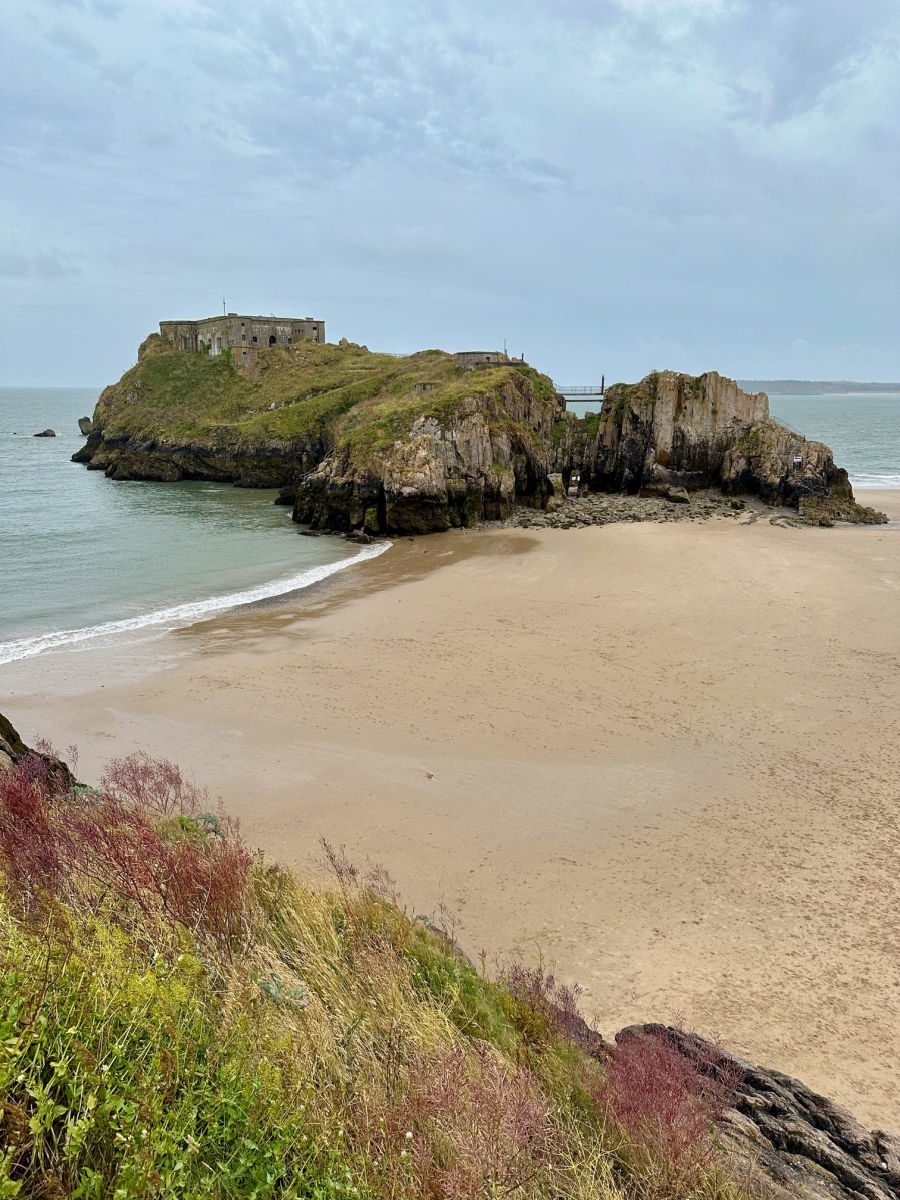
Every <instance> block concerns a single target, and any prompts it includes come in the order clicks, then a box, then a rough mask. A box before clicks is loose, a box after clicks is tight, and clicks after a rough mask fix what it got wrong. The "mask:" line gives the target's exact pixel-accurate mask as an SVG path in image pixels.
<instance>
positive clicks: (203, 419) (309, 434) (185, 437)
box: [95, 337, 556, 458]
mask: <svg viewBox="0 0 900 1200" xmlns="http://www.w3.org/2000/svg"><path fill="white" fill-rule="evenodd" d="M255 353H256V360H255V362H254V364H253V366H252V368H251V370H250V371H249V374H248V377H245V375H244V374H242V373H241V372H239V371H238V370H236V369H235V367H234V365H233V363H232V361H231V359H230V357H229V356H227V355H221V356H219V357H217V358H210V357H209V356H208V355H207V354H205V353H189V352H184V351H179V350H175V349H174V348H173V347H171V346H169V345H167V344H166V343H165V342H164V341H163V340H162V339H161V338H158V337H153V338H150V339H148V341H147V342H146V343H145V345H144V347H143V348H142V354H141V359H140V361H139V362H138V363H137V365H136V366H134V367H132V368H131V369H130V370H129V371H127V372H126V373H125V375H124V376H123V377H122V379H121V380H120V381H119V382H118V383H116V384H114V385H113V386H112V387H110V388H107V389H106V391H104V393H103V395H102V396H101V397H100V400H99V402H98V405H97V410H96V413H95V418H96V419H97V420H99V422H100V424H101V425H102V428H103V432H104V436H105V437H107V438H109V439H118V438H127V439H134V440H136V441H142V440H148V439H153V440H156V441H160V442H163V443H167V444H172V445H178V444H183V443H187V442H202V443H207V444H211V445H213V446H218V447H226V446H235V445H238V444H248V443H254V442H262V443H264V442H266V441H278V442H290V441H294V440H303V439H309V438H318V437H321V438H322V439H323V440H324V441H325V442H326V443H331V444H335V445H338V444H346V445H347V446H348V447H349V448H350V451H351V456H352V457H360V458H362V457H364V456H365V455H366V454H368V453H369V452H371V451H372V450H379V449H384V448H387V447H389V446H390V445H391V444H392V442H393V441H395V440H396V439H397V438H400V437H402V436H404V435H405V434H406V433H407V432H408V430H409V428H410V426H411V425H412V423H413V422H414V421H415V420H416V418H418V417H420V416H425V417H434V418H436V419H437V420H439V421H440V422H441V423H446V422H447V421H448V420H449V419H450V418H451V417H452V415H453V414H454V413H455V412H457V411H459V410H460V409H461V408H462V407H463V406H464V404H465V401H466V400H467V399H468V398H471V397H479V396H485V395H489V394H496V393H499V392H500V390H501V389H502V388H503V386H504V384H506V383H509V382H510V381H511V380H512V379H514V378H515V376H517V375H518V376H523V375H524V376H526V377H527V378H528V379H529V380H530V381H531V382H532V384H533V386H534V389H535V393H536V395H537V396H538V397H539V398H540V399H542V400H544V401H546V402H547V403H548V404H550V405H555V403H556V398H555V392H554V390H553V385H552V383H551V381H550V380H549V379H547V377H546V376H543V375H540V374H539V373H538V372H537V371H535V370H534V369H533V368H531V367H528V366H525V365H524V364H523V365H521V366H519V365H516V366H502V367H497V368H495V369H490V370H486V371H464V370H463V369H462V368H461V367H460V365H459V363H458V362H457V361H456V359H455V358H454V357H453V356H452V355H450V354H445V353H444V352H442V351H440V350H429V351H423V352H422V353H420V354H415V355H411V356H409V357H407V358H396V357H394V356H392V355H387V354H376V353H373V352H371V351H369V350H367V349H365V348H364V347H361V346H355V345H348V346H335V345H323V346H319V345H314V344H312V343H309V344H302V345H299V346H297V347H294V348H293V349H285V348H280V347H279V348H275V347H273V348H272V349H268V348H264V349H260V350H258V351H256V352H255ZM417 385H418V386H419V390H417Z"/></svg>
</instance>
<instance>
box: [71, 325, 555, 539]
mask: <svg viewBox="0 0 900 1200" xmlns="http://www.w3.org/2000/svg"><path fill="white" fill-rule="evenodd" d="M562 412H563V403H562V400H561V398H560V397H558V396H557V395H556V393H555V391H554V389H553V386H552V384H551V382H550V380H549V379H547V378H546V377H545V376H542V375H540V374H538V372H536V371H534V370H532V369H531V368H529V367H527V366H525V365H523V364H509V365H506V364H504V365H501V366H497V367H495V368H491V369H489V370H483V371H477V372H468V371H465V370H464V369H463V368H462V366H461V364H460V363H459V362H458V361H457V360H456V359H455V357H454V356H452V355H449V354H444V353H442V352H441V351H425V352H423V353H421V354H416V355H411V356H410V357H409V358H406V359H397V358H395V357H393V356H391V355H379V354H372V353H370V352H369V351H368V350H366V349H365V348H364V347H359V346H349V345H348V346H316V345H311V344H303V345H301V346H298V347H296V348H295V349H293V350H288V349H283V348H273V349H271V350H266V349H263V350H260V351H259V352H258V353H257V354H256V356H255V363H254V366H253V368H252V370H250V371H242V372H238V371H237V370H235V369H234V368H233V367H232V365H231V363H230V362H229V361H228V360H227V359H226V358H225V356H222V357H220V358H218V359H210V358H209V357H208V356H206V355H204V354H195V353H189V352H184V351H178V350H175V349H174V348H172V347H171V346H169V345H167V344H166V343H164V342H162V340H161V339H160V338H158V337H155V336H151V337H150V338H148V339H147V341H146V342H145V343H144V344H143V345H142V347H141V351H140V356H139V360H138V363H137V365H136V366H135V367H133V368H132V369H131V370H130V371H128V372H126V374H125V375H124V376H123V377H122V379H121V380H120V381H119V382H118V383H117V384H114V385H113V386H112V387H110V388H107V389H106V390H105V391H104V392H103V394H102V396H101V397H100V400H99V402H98V404H97V408H96V411H95V413H94V418H93V427H92V432H91V434H90V435H89V437H88V440H87V442H86V444H85V446H84V447H83V448H82V449H81V450H80V451H79V452H78V453H77V454H76V455H75V456H74V458H75V461H76V462H82V463H85V464H86V465H87V466H88V467H89V469H91V470H102V471H105V472H106V474H107V475H109V476H110V477H111V478H113V479H152V480H160V481H166V482H168V481H175V480H179V479H213V480H223V481H233V482H235V483H236V484H238V485H239V486H244V487H279V488H282V489H284V490H283V493H282V496H281V501H282V502H283V503H290V504H293V505H294V506H295V507H294V516H295V518H296V519H297V520H298V521H303V522H306V523H308V524H310V525H311V526H313V527H314V528H318V529H335V530H349V529H359V528H365V529H366V530H367V532H369V533H426V532H431V531H433V530H442V529H447V528H449V527H451V526H459V525H471V524H473V523H474V522H477V521H480V520H483V519H496V518H499V517H502V516H505V515H507V514H508V513H509V512H511V511H512V508H513V506H514V505H515V504H516V503H526V504H541V503H542V502H543V500H544V498H545V496H546V494H547V491H548V484H547V471H548V466H549V452H550V431H551V428H552V425H553V422H554V421H555V420H557V419H559V418H560V417H561V415H562Z"/></svg>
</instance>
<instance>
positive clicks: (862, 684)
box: [0, 491, 900, 1130]
mask: <svg viewBox="0 0 900 1200" xmlns="http://www.w3.org/2000/svg"><path fill="white" fill-rule="evenodd" d="M860 499H861V500H862V501H863V502H865V503H874V504H876V505H877V506H878V507H881V508H883V509H884V510H885V511H888V513H889V515H890V516H891V517H892V519H893V523H892V524H891V525H890V526H888V527H878V528H839V529H833V530H826V529H791V528H779V527H775V526H772V525H771V524H769V522H768V521H767V520H765V519H763V520H759V521H756V522H750V521H749V519H748V518H746V517H742V518H741V519H740V520H716V521H711V522H708V523H704V524H693V523H689V522H684V523H679V524H673V525H654V524H622V525H610V526H606V527H603V528H586V529H579V530H573V531H565V532H563V531H554V530H546V531H525V530H496V531H489V532H466V533H456V534H447V535H440V536H435V537H431V538H421V539H417V540H415V541H412V540H409V541H406V540H404V541H401V542H398V543H397V544H396V545H395V546H394V547H393V548H392V549H391V551H390V552H389V553H386V554H384V555H382V556H381V557H380V558H378V559H375V560H373V561H372V562H370V563H367V564H365V565H364V566H362V567H359V568H356V569H354V570H353V571H349V572H345V573H344V574H342V575H341V576H338V577H336V578H335V579H334V580H333V581H331V583H330V585H329V586H328V587H327V588H326V587H323V588H321V589H320V590H318V591H316V592H315V593H314V594H312V595H300V596H298V597H295V598H293V599H292V600H290V601H289V602H287V603H284V604H281V605H279V606H274V607H270V608H264V609H254V610H252V611H247V612H242V613H236V614H232V615H231V616H228V617H224V618H220V619H218V620H216V621H215V622H209V623H207V624H204V625H198V626H194V627H192V628H191V629H189V630H182V631H179V632H177V633H169V634H166V635H163V636H161V637H158V638H156V639H155V640H153V641H149V642H147V641H145V642H142V643H137V644H134V645H130V646H127V647H125V648H124V649H123V646H124V643H119V644H117V645H116V646H107V647H98V646H92V647H90V648H89V649H81V650H74V651H68V652H54V653H51V654H47V655H43V656H41V657H38V658H34V659H31V660H27V661H24V662H20V663H13V664H9V665H6V666H3V667H0V694H2V706H0V707H2V711H3V712H5V713H6V714H7V715H8V716H9V717H10V718H11V719H12V720H13V721H14V723H15V724H16V725H17V726H18V727H19V729H20V731H21V732H22V733H23V735H27V736H28V737H33V736H34V735H35V734H37V733H41V734H43V735H45V736H46V737H48V738H50V739H51V740H52V741H53V742H54V743H56V744H57V745H58V746H66V745H67V744H69V743H72V742H74V743H77V745H78V746H79V747H80V750H81V765H80V774H81V775H82V776H83V777H85V778H93V777H95V776H96V774H97V772H98V770H99V766H100V764H101V763H102V762H103V761H104V760H105V759H107V758H109V757H111V756H113V755H118V754H123V753H127V752H130V751H132V750H134V749H138V748H143V749H147V750H149V751H150V752H151V753H156V754H164V755H166V756H168V757H170V758H173V759H175V760H176V761H178V762H179V763H181V764H182V766H184V767H185V768H187V769H189V770H190V771H191V772H192V773H193V774H194V775H195V776H196V778H197V780H198V781H200V782H204V783H206V784H208V786H209V787H210V790H211V791H212V792H213V793H215V794H216V795H220V796H221V797H222V799H223V800H224V802H225V804H226V806H227V807H228V808H229V809H230V810H231V811H233V812H235V813H236V814H237V815H238V816H239V817H240V818H241V821H242V824H243V828H244V832H245V834H246V835H247V837H248V840H249V841H250V842H252V843H253V844H254V845H258V846H261V847H263V848H264V849H265V850H266V851H267V852H269V853H270V854H273V855H275V856H277V857H278V858H280V859H282V860H285V861H289V862H294V863H297V864H299V865H301V866H306V865H308V864H309V862H310V860H311V858H312V857H313V856H314V855H315V854H316V846H317V840H318V839H319V837H321V836H325V837H327V838H328V839H329V841H332V842H334V843H343V844H345V845H346V847H347V851H348V853H349V854H350V856H351V857H352V858H354V859H355V860H356V861H357V862H359V863H361V864H363V863H365V862H366V861H367V860H374V861H378V862H381V863H383V864H384V865H385V866H386V867H387V868H388V869H389V870H390V871H391V873H392V874H393V875H394V876H395V878H396V879H397V882H398V885H399V889H400V893H401V895H402V897H403V898H404V899H405V900H406V902H407V903H408V904H409V906H410V907H411V908H412V909H414V910H415V911H416V912H423V913H431V912H433V911H434V910H435V908H436V907H437V906H438V905H439V904H440V903H441V902H443V903H445V904H446V905H447V907H448V908H449V909H450V910H452V911H453V912H455V913H456V914H457V915H458V919H459V929H458V937H459V940H460V942H461V944H462V945H463V947H464V948H465V949H466V950H467V951H468V952H469V953H470V954H472V955H477V954H478V953H479V952H480V951H481V950H482V949H483V950H485V951H486V952H487V955H488V960H489V961H493V960H495V959H497V958H502V957H504V956H507V955H519V956H521V957H523V958H525V959H526V960H529V961H532V962H533V961H535V960H536V959H537V958H538V956H541V957H542V958H543V960H544V962H545V963H547V964H550V965H552V966H553V967H554V968H555V969H556V970H557V972H558V974H559V975H560V976H561V977H563V978H565V979H566V980H570V979H571V980H577V981H578V982H579V983H580V984H581V985H582V987H583V988H584V997H583V1007H584V1009H585V1012H586V1013H587V1014H588V1015H589V1016H590V1017H591V1018H593V1019H594V1020H595V1021H596V1023H597V1025H598V1027H599V1028H600V1029H601V1030H602V1031H603V1032H604V1033H606V1034H611V1033H612V1032H614V1031H615V1030H616V1029H618V1028H620V1027H622V1026H623V1025H627V1024H629V1023H633V1022H637V1021H644V1020H663V1021H666V1020H672V1019H679V1020H680V1021H681V1022H683V1023H684V1024H685V1025H687V1026H691V1027H694V1028H696V1029H698V1030H699V1031H701V1032H704V1033H706V1034H717V1035H718V1036H720V1037H721V1038H722V1040H723V1041H724V1042H725V1043H726V1044H727V1045H728V1046H729V1047H731V1048H733V1049H734V1050H736V1051H738V1052H739V1053H742V1054H745V1055H746V1056H747V1057H749V1058H752V1059H753V1060H755V1061H758V1062H761V1063H765V1064H767V1065H770V1066H774V1067H777V1068H779V1069H780V1070H783V1071H785V1072H788V1073H790V1074H794V1075H797V1076H799V1077H800V1078H801V1079H803V1080H804V1081H805V1082H806V1083H808V1084H809V1085H811V1086H812V1087H814V1088H816V1089H817V1090H820V1091H822V1092H824V1093H825V1094H826V1095H828V1096H831V1097H832V1098H834V1099H835V1100H837V1101H839V1102H841V1103H844V1104H847V1105H848V1106H849V1107H850V1108H851V1109H852V1111H853V1112H854V1113H855V1114H856V1115H857V1116H858V1117H859V1118H860V1119H861V1120H862V1121H863V1122H864V1123H866V1124H869V1125H876V1126H877V1125H880V1126H884V1127H886V1128H889V1129H894V1130H900V1071H898V1065H900V917H898V913H900V523H898V522H900V491H895V492H883V493H877V494H876V493H872V492H869V493H861V494H860Z"/></svg>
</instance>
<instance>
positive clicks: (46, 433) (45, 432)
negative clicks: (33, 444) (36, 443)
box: [34, 429, 56, 437]
mask: <svg viewBox="0 0 900 1200" xmlns="http://www.w3.org/2000/svg"><path fill="white" fill-rule="evenodd" d="M34 436H35V437H56V430H55V429H42V430H41V432H40V433H36V434H35V435H34Z"/></svg>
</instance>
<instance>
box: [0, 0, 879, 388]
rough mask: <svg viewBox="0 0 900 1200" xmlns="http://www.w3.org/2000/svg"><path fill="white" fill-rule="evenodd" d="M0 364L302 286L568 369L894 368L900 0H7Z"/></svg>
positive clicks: (25, 379) (343, 305)
mask: <svg viewBox="0 0 900 1200" xmlns="http://www.w3.org/2000/svg"><path fill="white" fill-rule="evenodd" d="M0 7H2V9H3V27H4V36H3V38H2V39H0V116H2V120H0V139H2V146H0V383H2V384H7V385H9V384H13V385H15V384H20V385H24V384H39V385H75V384H90V385H94V384H96V385H100V384H105V383H108V382H111V381H113V380H114V379H116V378H118V376H119V375H120V374H121V372H122V371H123V370H125V369H126V368H127V367H128V366H129V365H130V364H131V363H132V362H133V361H134V359H135V354H136V348H137V345H138V343H139V342H140V341H141V340H142V339H143V337H144V336H146V334H147V333H149V332H150V331H152V330H153V329H155V328H156V327H157V325H158V322H159V321H160V320H161V319H169V318H189V317H201V316H208V315H212V314H214V313H216V312H220V311H221V310H222V302H223V299H224V300H225V302H226V305H227V308H228V309H229V311H236V312H241V313H263V314H267V313H277V314H279V315H288V316H301V317H302V316H305V315H313V316H316V317H318V318H321V319H323V320H324V321H325V323H326V331H327V335H328V339H329V340H330V341H336V340H338V339H339V338H341V337H347V338H349V339H350V340H351V341H355V342H362V343H365V344H366V345H368V346H370V347H371V348H372V349H378V350H388V351H393V352H395V353H406V352H411V351H413V350H417V349H422V348H425V347H433V346H439V347H442V348H444V349H447V350H464V349H494V348H501V347H502V346H503V344H504V341H505V342H506V344H507V346H508V349H509V351H510V353H514V354H520V353H524V354H525V356H526V358H527V359H528V360H529V361H530V362H531V363H533V364H534V365H535V366H537V367H539V368H540V369H541V370H544V371H547V372H548V373H549V374H550V375H551V376H552V377H553V378H554V380H555V381H556V382H557V384H566V383H569V384H574V383H581V384H584V383H590V382H594V381H596V380H597V379H599V377H600V375H601V373H602V374H605V375H606V378H607V380H611V379H637V378H640V377H641V376H643V375H645V374H646V373H647V372H648V371H650V370H654V369H665V368H671V369H675V370H683V371H690V372H692V373H699V372H701V371H704V370H709V369H716V370H719V371H721V372H722V373H723V374H726V375H731V376H734V377H737V378H749V377H762V378H771V377H797V378H826V379H827V378H850V379H862V380H871V379H888V380H896V379H900V337H898V332H900V330H898V326H900V154H898V150H900V69H898V68H900V3H898V0H854V3H852V4H849V3H847V0H481V2H480V3H475V2H473V0H367V2H366V3H360V2H358V0H328V2H327V3H324V4H323V3H321V0H318V2H317V3H312V2H311V0H277V2H272V0H254V3H252V4H247V3H246V2H242V3H240V4H239V3H235V2H233V0H216V3H215V4H212V3H206V2H204V0H29V2H28V4H22V3H17V2H14V0H0Z"/></svg>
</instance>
